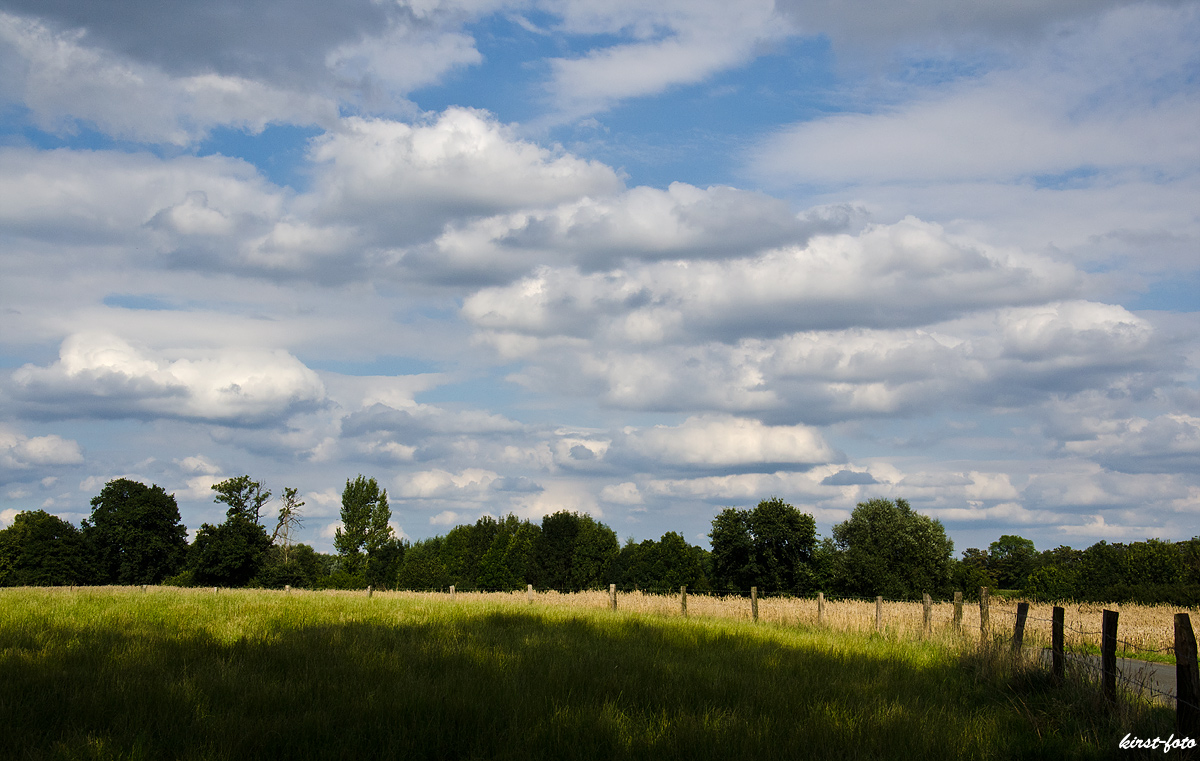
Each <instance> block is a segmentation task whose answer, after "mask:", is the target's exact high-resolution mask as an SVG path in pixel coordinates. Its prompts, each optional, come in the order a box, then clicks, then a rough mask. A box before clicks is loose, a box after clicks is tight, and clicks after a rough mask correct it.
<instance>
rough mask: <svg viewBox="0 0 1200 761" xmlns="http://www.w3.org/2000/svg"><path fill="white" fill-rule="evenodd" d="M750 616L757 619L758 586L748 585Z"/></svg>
mask: <svg viewBox="0 0 1200 761" xmlns="http://www.w3.org/2000/svg"><path fill="white" fill-rule="evenodd" d="M750 616H751V617H752V618H753V619H754V620H755V621H757V620H758V587H750Z"/></svg>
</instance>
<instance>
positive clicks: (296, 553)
mask: <svg viewBox="0 0 1200 761" xmlns="http://www.w3.org/2000/svg"><path fill="white" fill-rule="evenodd" d="M328 576H329V569H328V568H327V567H326V564H325V562H324V558H323V556H322V555H320V554H319V553H318V552H317V551H316V550H314V549H313V548H312V547H310V546H309V545H307V544H294V545H292V546H291V547H285V546H284V545H274V546H271V547H268V548H267V551H266V555H265V556H264V558H263V562H262V565H261V566H260V567H259V569H258V573H257V574H256V575H255V577H254V578H253V579H252V580H251V581H250V584H251V586H256V587H267V588H270V589H282V588H283V587H285V586H291V587H296V588H298V589H300V588H316V587H319V586H322V582H323V581H324V579H325V578H326V577H328Z"/></svg>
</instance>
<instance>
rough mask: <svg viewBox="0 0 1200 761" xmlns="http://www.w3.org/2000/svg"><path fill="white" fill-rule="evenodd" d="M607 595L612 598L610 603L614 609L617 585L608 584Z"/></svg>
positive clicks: (615, 606)
mask: <svg viewBox="0 0 1200 761" xmlns="http://www.w3.org/2000/svg"><path fill="white" fill-rule="evenodd" d="M608 596H609V598H611V600H612V603H611V604H612V609H613V610H616V609H617V585H616V584H609V585H608Z"/></svg>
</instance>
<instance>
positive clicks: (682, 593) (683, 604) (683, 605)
mask: <svg viewBox="0 0 1200 761" xmlns="http://www.w3.org/2000/svg"><path fill="white" fill-rule="evenodd" d="M679 612H680V613H682V614H683V617H684V618H687V587H686V586H682V587H680V588H679Z"/></svg>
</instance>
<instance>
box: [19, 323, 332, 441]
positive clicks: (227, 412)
mask: <svg viewBox="0 0 1200 761" xmlns="http://www.w3.org/2000/svg"><path fill="white" fill-rule="evenodd" d="M10 391H11V393H12V394H13V396H15V397H16V398H17V399H18V400H20V401H21V402H22V404H23V405H24V410H25V412H26V413H27V414H30V415H35V416H37V415H49V416H54V417H60V416H62V417H85V418H86V417H100V418H113V417H134V418H153V417H174V418H181V419H185V420H197V421H204V422H212V423H221V424H226V425H247V426H259V425H270V424H276V423H279V422H281V421H282V420H284V419H286V418H287V417H288V416H289V415H291V414H293V413H295V412H298V411H301V410H311V409H314V408H316V407H318V406H319V405H320V404H322V403H323V402H324V400H325V389H324V386H323V385H322V384H321V381H320V379H319V378H318V377H317V375H316V373H314V372H313V371H312V370H309V369H308V368H307V367H305V366H304V365H303V364H302V363H301V362H300V361H299V360H297V359H296V358H295V357H293V356H292V355H290V354H288V353H287V352H284V351H279V350H276V351H250V350H221V351H214V352H210V353H208V354H206V355H197V356H189V357H174V358H172V357H170V356H168V355H167V354H165V353H157V354H156V353H152V352H149V351H147V350H144V349H139V348H135V347H134V346H132V345H130V344H129V343H126V342H125V341H123V340H121V339H120V338H118V337H116V336H112V335H105V334H89V333H77V334H75V335H72V336H70V337H68V338H67V339H66V340H65V341H63V343H62V348H61V349H60V351H59V359H58V361H57V362H54V363H53V364H51V365H49V366H47V367H38V366H35V365H25V366H24V367H22V368H20V369H19V370H17V371H16V372H14V373H13V374H12V380H11V384H10Z"/></svg>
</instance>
